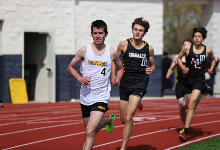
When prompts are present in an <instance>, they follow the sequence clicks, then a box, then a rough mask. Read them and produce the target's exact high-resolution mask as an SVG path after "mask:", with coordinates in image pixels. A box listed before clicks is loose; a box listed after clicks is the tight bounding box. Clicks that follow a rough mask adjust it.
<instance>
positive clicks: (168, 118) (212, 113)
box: [0, 113, 219, 136]
mask: <svg viewBox="0 0 220 150" xmlns="http://www.w3.org/2000/svg"><path fill="white" fill-rule="evenodd" d="M213 114H219V113H209V114H201V115H197V116H206V115H213ZM173 119H179V117H175V118H166V119H159V120H153V121H144V122H137V123H133V125H138V124H145V123H153V122H160V121H166V120H173ZM81 123H83V122H76V123H74V124H81ZM67 125H70V124H67ZM57 126H59V125H55V126H49V127H41V128H34V129H29V130H21V131H16V132H9V133H4V134H0V136H2V135H8V134H15V133H21V132H27V131H34V130H40V129H44V128H53V127H57ZM60 126H65V124H64V125H60ZM120 127H124V125H119V126H115V127H114V128H120ZM101 130H105V128H102V129H101Z"/></svg>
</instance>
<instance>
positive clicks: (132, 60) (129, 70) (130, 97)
mask: <svg viewBox="0 0 220 150" xmlns="http://www.w3.org/2000/svg"><path fill="white" fill-rule="evenodd" d="M148 29H149V23H148V22H147V21H145V20H143V18H136V19H135V20H134V22H133V23H132V33H133V38H132V39H131V38H130V39H128V40H126V41H122V42H120V44H119V46H118V48H117V52H118V55H119V57H120V56H122V64H123V66H124V74H123V76H122V78H121V82H120V87H119V91H120V92H119V93H120V117H121V122H122V123H124V124H125V127H124V131H123V142H122V147H121V150H125V149H126V146H127V143H128V140H129V138H130V136H131V132H132V129H133V117H134V114H135V112H136V110H137V108H138V105H139V103H140V101H141V98H142V97H143V96H144V94H146V88H147V84H148V80H149V74H151V73H153V72H154V70H155V64H154V49H153V47H152V46H150V45H148V44H147V42H145V41H143V40H142V38H143V37H144V35H145V34H146V32H147V31H148ZM148 63H149V66H148ZM116 82H117V79H115V68H113V67H112V83H113V84H114V83H116Z"/></svg>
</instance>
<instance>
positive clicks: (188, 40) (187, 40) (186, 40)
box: [182, 39, 193, 45]
mask: <svg viewBox="0 0 220 150" xmlns="http://www.w3.org/2000/svg"><path fill="white" fill-rule="evenodd" d="M184 42H190V43H191V44H193V41H192V40H190V39H185V40H183V43H182V45H183V44H184Z"/></svg>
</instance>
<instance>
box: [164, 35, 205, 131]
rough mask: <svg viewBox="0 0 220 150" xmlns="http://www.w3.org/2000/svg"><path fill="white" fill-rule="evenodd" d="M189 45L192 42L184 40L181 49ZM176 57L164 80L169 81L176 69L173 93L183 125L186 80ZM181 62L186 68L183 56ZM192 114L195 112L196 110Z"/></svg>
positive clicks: (186, 106)
mask: <svg viewBox="0 0 220 150" xmlns="http://www.w3.org/2000/svg"><path fill="white" fill-rule="evenodd" d="M191 44H193V42H192V40H190V39H185V40H184V41H183V45H182V47H183V46H185V45H191ZM178 56H179V55H175V56H174V57H173V61H172V63H171V65H170V68H169V69H168V71H167V75H166V78H167V79H169V78H170V76H171V74H172V73H173V70H174V69H175V68H176V67H177V71H178V76H177V79H178V82H177V83H176V87H175V93H176V98H177V101H178V104H179V114H180V118H181V120H182V122H183V125H185V121H186V109H188V100H187V97H186V89H185V82H186V81H187V80H186V77H185V73H184V72H183V70H182V69H181V67H180V66H179V64H178V63H177V58H178ZM181 61H182V63H183V65H184V66H186V58H185V56H183V57H182V59H181ZM201 97H202V94H200V96H199V98H198V99H199V100H200V99H201ZM199 100H198V101H199ZM194 112H196V110H195V111H194ZM184 129H185V127H184V128H183V129H182V130H180V133H181V134H182V133H183V132H184Z"/></svg>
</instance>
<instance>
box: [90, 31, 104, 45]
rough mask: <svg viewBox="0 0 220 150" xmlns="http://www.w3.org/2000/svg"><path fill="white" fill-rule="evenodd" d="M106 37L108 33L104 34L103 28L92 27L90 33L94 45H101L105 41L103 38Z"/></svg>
mask: <svg viewBox="0 0 220 150" xmlns="http://www.w3.org/2000/svg"><path fill="white" fill-rule="evenodd" d="M107 35H108V32H107V34H105V32H104V28H96V27H93V32H92V33H91V36H92V37H93V40H94V42H95V44H97V45H101V44H103V43H104V41H105V37H107Z"/></svg>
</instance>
